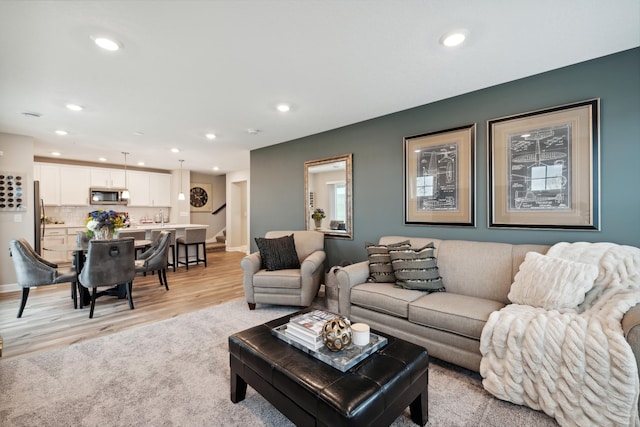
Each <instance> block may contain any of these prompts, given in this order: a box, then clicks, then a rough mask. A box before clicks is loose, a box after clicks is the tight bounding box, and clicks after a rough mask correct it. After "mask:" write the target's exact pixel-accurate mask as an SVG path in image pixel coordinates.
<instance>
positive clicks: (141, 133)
mask: <svg viewBox="0 0 640 427" xmlns="http://www.w3.org/2000/svg"><path fill="white" fill-rule="evenodd" d="M133 134H134V135H135V136H142V135H144V132H138V131H136V132H134V133H133Z"/></svg>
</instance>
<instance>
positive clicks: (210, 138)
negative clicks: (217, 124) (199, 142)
mask: <svg viewBox="0 0 640 427" xmlns="http://www.w3.org/2000/svg"><path fill="white" fill-rule="evenodd" d="M205 136H206V137H207V139H209V140H213V139H216V134H215V133H208V134H206V135H205Z"/></svg>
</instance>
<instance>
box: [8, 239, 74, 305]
mask: <svg viewBox="0 0 640 427" xmlns="http://www.w3.org/2000/svg"><path fill="white" fill-rule="evenodd" d="M9 249H10V253H11V258H12V259H13V266H14V267H15V270H16V277H17V280H18V285H20V286H21V287H22V299H21V302H20V308H19V309H18V318H20V317H22V312H23V311H24V307H25V306H26V305H27V298H28V297H29V290H30V289H31V288H32V287H37V286H47V285H57V284H59V283H67V282H70V283H71V286H72V288H71V297H72V298H73V308H77V307H78V298H77V291H76V290H75V289H76V286H77V281H78V278H77V274H76V270H75V269H74V268H71V269H70V270H69V271H67V272H66V273H60V271H59V270H58V265H57V264H54V263H52V262H49V261H47V260H46V259H44V258H42V257H41V256H40V255H38V254H37V253H36V251H34V250H33V248H32V247H31V245H30V244H29V243H28V242H27V241H26V240H25V239H15V240H11V242H9Z"/></svg>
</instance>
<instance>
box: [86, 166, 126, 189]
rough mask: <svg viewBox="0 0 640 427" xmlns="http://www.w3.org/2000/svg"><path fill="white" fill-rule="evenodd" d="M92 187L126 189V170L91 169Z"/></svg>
mask: <svg viewBox="0 0 640 427" xmlns="http://www.w3.org/2000/svg"><path fill="white" fill-rule="evenodd" d="M91 187H103V188H124V187H125V181H124V170H118V169H106V168H91Z"/></svg>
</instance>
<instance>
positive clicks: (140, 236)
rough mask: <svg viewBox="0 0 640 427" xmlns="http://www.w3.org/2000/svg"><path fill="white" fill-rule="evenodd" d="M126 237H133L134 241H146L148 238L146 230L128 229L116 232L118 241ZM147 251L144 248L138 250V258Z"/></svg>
mask: <svg viewBox="0 0 640 427" xmlns="http://www.w3.org/2000/svg"><path fill="white" fill-rule="evenodd" d="M125 237H133V238H134V240H145V239H146V238H147V231H146V230H131V229H126V228H119V229H118V230H117V232H116V235H115V238H116V239H124V238H125ZM144 251H145V248H144V247H141V248H136V250H135V253H136V258H138V256H139V255H140V254H141V253H142V252H144Z"/></svg>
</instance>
